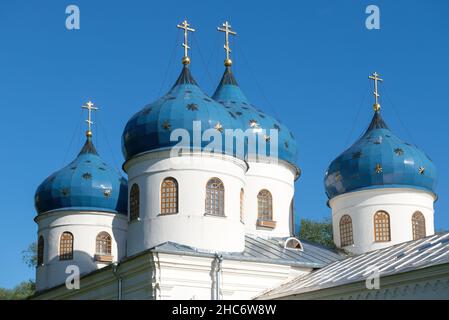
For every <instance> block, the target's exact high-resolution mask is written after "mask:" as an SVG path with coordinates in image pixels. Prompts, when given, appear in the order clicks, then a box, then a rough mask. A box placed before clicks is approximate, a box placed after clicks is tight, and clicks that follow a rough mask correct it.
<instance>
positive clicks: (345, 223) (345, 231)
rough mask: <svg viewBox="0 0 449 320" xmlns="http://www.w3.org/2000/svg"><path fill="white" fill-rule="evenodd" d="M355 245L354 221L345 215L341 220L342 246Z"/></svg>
mask: <svg viewBox="0 0 449 320" xmlns="http://www.w3.org/2000/svg"><path fill="white" fill-rule="evenodd" d="M351 244H354V239H353V234H352V219H351V217H350V216H348V215H347V214H345V215H344V216H342V217H341V219H340V246H341V247H346V246H350V245H351Z"/></svg>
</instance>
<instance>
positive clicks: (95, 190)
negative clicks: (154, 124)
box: [35, 135, 128, 215]
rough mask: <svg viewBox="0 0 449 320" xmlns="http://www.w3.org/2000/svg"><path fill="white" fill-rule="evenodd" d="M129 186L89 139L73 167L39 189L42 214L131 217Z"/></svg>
mask: <svg viewBox="0 0 449 320" xmlns="http://www.w3.org/2000/svg"><path fill="white" fill-rule="evenodd" d="M127 193H128V182H127V181H126V179H125V178H123V177H122V176H121V174H120V173H119V172H118V171H117V170H116V169H114V168H111V167H110V166H108V165H107V164H106V163H105V162H104V161H103V160H102V159H101V158H100V156H99V155H98V153H97V151H96V149H95V146H94V144H93V143H92V138H91V136H90V135H88V136H87V140H86V143H85V144H84V146H83V148H82V149H81V151H80V153H79V154H78V156H77V157H76V159H75V160H73V161H72V162H71V163H70V164H69V165H67V166H66V167H64V168H62V169H61V170H59V171H57V172H55V173H53V174H52V175H51V176H49V177H48V178H47V179H45V181H44V182H42V183H41V185H40V186H39V187H38V188H37V190H36V194H35V207H36V210H37V212H38V214H41V213H44V212H48V211H52V210H79V211H105V212H111V213H121V214H125V215H126V214H127V208H128V203H127Z"/></svg>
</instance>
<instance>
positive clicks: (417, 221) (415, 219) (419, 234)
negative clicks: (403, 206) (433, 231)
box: [412, 211, 426, 240]
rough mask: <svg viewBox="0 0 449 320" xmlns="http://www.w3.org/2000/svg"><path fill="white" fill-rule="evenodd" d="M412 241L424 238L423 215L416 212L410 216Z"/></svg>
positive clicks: (424, 221)
mask: <svg viewBox="0 0 449 320" xmlns="http://www.w3.org/2000/svg"><path fill="white" fill-rule="evenodd" d="M412 231H413V240H418V239H421V238H424V237H425V236H426V219H425V218H424V215H423V214H422V213H421V212H419V211H416V212H415V213H414V214H413V216H412Z"/></svg>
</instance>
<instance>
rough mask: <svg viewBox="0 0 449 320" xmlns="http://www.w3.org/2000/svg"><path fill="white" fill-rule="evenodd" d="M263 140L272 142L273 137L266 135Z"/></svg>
mask: <svg viewBox="0 0 449 320" xmlns="http://www.w3.org/2000/svg"><path fill="white" fill-rule="evenodd" d="M263 138H264V139H265V141H267V142H268V141H270V140H271V137H270V136H269V135H267V134H265V135H264V136H263Z"/></svg>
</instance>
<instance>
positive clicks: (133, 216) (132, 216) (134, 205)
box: [129, 183, 140, 221]
mask: <svg viewBox="0 0 449 320" xmlns="http://www.w3.org/2000/svg"><path fill="white" fill-rule="evenodd" d="M139 211H140V190H139V186H138V185H137V183H134V184H133V185H132V187H131V191H130V193H129V221H134V220H137V219H138V218H139Z"/></svg>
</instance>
